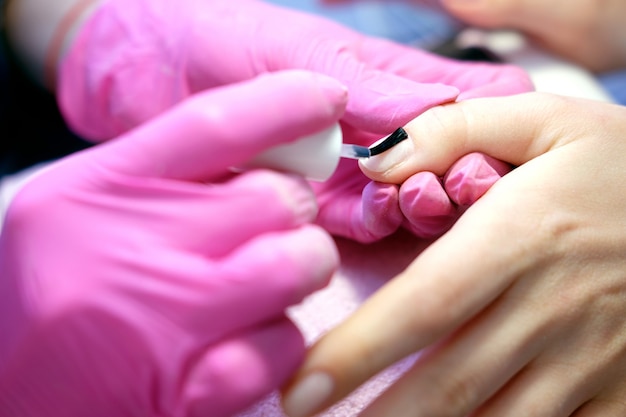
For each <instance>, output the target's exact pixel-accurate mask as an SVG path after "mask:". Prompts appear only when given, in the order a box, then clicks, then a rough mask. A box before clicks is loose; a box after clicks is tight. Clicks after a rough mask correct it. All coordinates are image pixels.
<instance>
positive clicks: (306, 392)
mask: <svg viewBox="0 0 626 417" xmlns="http://www.w3.org/2000/svg"><path fill="white" fill-rule="evenodd" d="M334 387H335V383H334V381H333V379H332V378H331V377H330V375H328V374H326V373H323V372H315V373H312V374H310V375H309V376H307V377H305V378H304V380H302V381H301V382H300V383H298V384H297V385H296V386H295V387H294V388H293V389H292V390H291V391H290V392H289V394H288V395H287V396H286V397H285V399H284V401H283V405H284V408H285V412H286V413H287V415H288V416H289V417H306V416H310V415H311V414H312V413H314V412H315V411H317V410H318V408H319V407H320V406H321V405H322V404H323V403H324V402H325V401H326V400H327V399H328V397H329V396H330V395H331V394H332V392H333V389H334Z"/></svg>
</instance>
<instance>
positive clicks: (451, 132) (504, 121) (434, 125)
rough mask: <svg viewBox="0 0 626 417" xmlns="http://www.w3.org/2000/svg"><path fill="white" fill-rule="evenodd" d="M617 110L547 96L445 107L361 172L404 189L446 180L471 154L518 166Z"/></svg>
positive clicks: (423, 117)
mask: <svg viewBox="0 0 626 417" xmlns="http://www.w3.org/2000/svg"><path fill="white" fill-rule="evenodd" d="M616 109H618V106H613V105H610V104H603V105H602V106H598V105H597V104H595V103H590V102H589V101H588V100H583V99H577V98H570V97H561V96H556V95H550V94H544V93H526V94H519V95H515V96H510V97H498V98H479V99H473V100H468V101H464V102H460V103H454V104H450V105H446V106H440V107H437V108H433V109H431V110H429V111H427V112H426V113H424V114H423V115H421V116H420V117H417V118H416V119H415V120H413V121H412V122H411V123H409V124H408V125H407V126H406V127H405V129H406V131H407V132H408V133H409V136H410V138H411V140H405V141H403V142H401V143H399V144H398V145H396V146H395V147H393V148H391V149H390V150H389V151H387V152H384V153H382V154H380V155H377V156H374V157H371V158H368V159H365V160H362V161H360V166H361V168H362V169H363V172H364V173H365V174H366V175H367V176H368V177H370V178H372V179H373V180H376V181H382V182H391V183H401V182H403V181H404V180H406V179H407V178H408V177H409V176H411V175H413V174H414V173H415V172H419V171H431V172H434V173H435V174H437V175H444V174H445V172H446V171H447V169H448V168H449V167H450V166H451V165H452V164H453V163H454V162H455V161H456V160H458V159H459V158H461V157H462V156H463V155H466V154H468V153H471V152H482V153H485V154H488V155H490V156H492V157H494V158H496V159H500V160H502V161H505V162H508V163H510V164H512V165H515V166H519V165H522V164H523V163H525V162H527V161H529V160H531V159H533V158H535V157H537V156H539V155H541V154H543V153H545V152H547V151H549V150H551V149H554V148H557V147H559V146H561V145H564V144H566V143H568V142H571V141H572V140H575V139H576V138H578V137H580V136H581V134H584V133H585V132H593V131H594V130H595V129H598V128H600V127H602V126H603V125H604V124H605V123H606V122H605V120H606V119H605V117H606V113H607V112H610V113H613V112H614V111H615V110H616ZM569 129H571V132H572V133H571V134H568V132H569Z"/></svg>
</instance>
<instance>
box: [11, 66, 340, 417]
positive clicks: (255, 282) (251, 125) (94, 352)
mask: <svg viewBox="0 0 626 417" xmlns="http://www.w3.org/2000/svg"><path fill="white" fill-rule="evenodd" d="M294 100H302V102H301V104H300V107H299V111H298V112H295V113H289V112H286V110H287V109H289V108H291V107H292V105H293V102H294ZM346 100H347V94H346V91H345V88H344V87H343V86H342V85H341V84H339V83H338V82H336V81H335V80H333V79H331V78H328V77H325V76H323V75H320V74H313V73H308V72H304V71H293V72H284V73H275V74H272V75H265V76H261V77H259V78H258V79H255V80H253V81H247V82H243V83H240V84H235V85H232V86H229V87H224V88H221V89H215V90H212V91H209V92H205V93H200V94H198V95H196V96H193V97H191V98H188V99H187V100H185V101H184V102H182V103H181V104H179V105H177V106H175V107H174V108H172V109H171V110H169V111H168V112H165V113H163V114H162V115H161V116H159V117H157V118H155V119H154V120H152V121H150V122H147V123H146V124H144V125H142V126H140V127H138V128H136V129H133V130H131V131H129V132H127V133H126V134H124V135H123V136H121V137H118V138H116V139H114V140H112V141H110V142H107V143H106V144H101V145H97V146H95V147H92V148H91V149H89V150H87V151H84V152H81V153H76V154H74V155H72V156H70V157H68V158H66V159H63V160H59V161H58V162H55V163H53V164H52V165H50V166H49V167H47V168H45V169H44V170H43V171H42V172H40V173H38V174H37V175H36V176H35V177H34V178H32V179H31V180H30V181H29V182H28V183H27V184H26V185H25V186H24V187H23V188H22V189H20V191H19V192H18V194H17V195H16V197H15V198H14V200H13V201H12V203H11V205H10V207H9V209H8V212H7V214H6V219H5V223H4V227H3V229H2V235H1V237H0V271H2V274H1V275H0V334H1V335H2V337H0V415H1V416H7V417H8V416H20V417H39V416H43V415H46V416H50V417H76V416H94V417H111V416H144V417H157V416H158V417H191V416H208V415H210V416H219V417H222V416H224V417H225V416H231V415H233V414H234V413H235V412H237V411H240V410H242V409H243V408H245V407H247V406H249V405H250V404H251V403H252V402H254V401H255V400H258V399H260V398H261V397H262V396H264V395H265V394H267V393H269V392H270V391H272V390H273V389H275V388H276V387H278V386H280V385H281V384H283V383H284V382H285V380H286V379H287V378H288V377H289V376H290V375H291V374H292V373H293V372H294V371H295V369H296V367H297V366H298V364H299V363H300V362H301V360H302V358H303V356H304V341H303V338H302V336H301V335H300V332H299V331H298V329H297V328H296V327H295V325H294V324H293V323H291V321H290V320H289V319H288V318H287V317H286V316H285V309H286V308H287V307H288V306H291V305H294V304H297V303H299V302H300V301H301V300H302V299H303V298H304V297H305V296H306V295H308V294H310V293H311V292H313V291H315V290H317V289H319V288H322V287H324V286H325V285H326V283H327V282H328V280H329V279H330V277H331V275H332V273H333V272H334V270H335V268H336V267H337V265H338V262H339V259H338V254H337V250H336V247H335V245H334V243H333V240H332V239H331V237H330V236H329V235H328V234H327V233H326V232H325V231H323V230H322V229H321V228H319V227H317V226H313V225H312V224H311V223H312V222H313V220H314V219H315V216H316V214H317V204H316V201H315V196H314V194H313V192H312V190H311V189H310V187H309V185H308V184H307V182H306V181H304V179H302V178H299V177H294V176H289V175H284V174H279V173H276V172H271V171H262V170H254V171H247V172H245V173H243V174H240V175H235V174H233V173H232V172H231V167H233V166H241V165H243V164H245V162H246V161H248V160H249V159H250V158H251V157H253V156H255V155H256V154H257V153H259V152H261V151H263V150H265V149H267V148H269V147H271V146H274V145H278V144H281V143H285V142H288V141H290V140H294V139H296V138H299V137H301V136H303V135H308V134H311V133H313V132H316V131H319V130H321V129H323V128H326V127H328V126H330V125H331V124H333V123H336V122H337V120H338V119H339V118H340V117H341V115H342V114H343V111H344V109H345V105H346ZM259 102H262V103H263V106H258V103H259ZM242 121H245V122H246V123H242ZM233 126H237V129H233Z"/></svg>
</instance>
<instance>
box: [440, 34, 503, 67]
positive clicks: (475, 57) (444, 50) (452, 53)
mask: <svg viewBox="0 0 626 417" xmlns="http://www.w3.org/2000/svg"><path fill="white" fill-rule="evenodd" d="M431 52H433V53H435V54H437V55H441V56H445V57H447V58H453V59H458V60H460V61H479V62H498V63H501V62H503V61H502V59H500V58H499V57H498V56H497V55H496V54H494V53H493V52H491V51H489V50H488V49H487V48H483V47H480V46H471V47H466V48H461V47H459V46H458V44H457V42H456V38H454V39H450V40H448V41H446V42H443V43H441V44H439V45H437V46H436V47H435V48H433V49H432V50H431Z"/></svg>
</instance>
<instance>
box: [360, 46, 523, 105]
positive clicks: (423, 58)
mask: <svg viewBox="0 0 626 417" xmlns="http://www.w3.org/2000/svg"><path fill="white" fill-rule="evenodd" d="M359 55H360V56H362V57H363V58H362V59H363V60H364V61H366V62H367V63H368V64H369V65H370V66H371V67H374V68H378V69H380V70H384V71H386V72H390V73H393V74H396V75H398V76H401V77H404V78H408V79H410V80H413V81H416V82H421V83H442V84H445V85H450V86H455V87H456V88H458V89H459V90H460V93H459V96H458V97H457V101H458V100H464V99H468V98H475V97H483V96H504V95H510V94H517V93H523V92H528V91H532V90H533V89H534V88H533V84H532V81H531V80H530V77H529V76H528V74H527V73H526V72H525V71H524V70H523V69H522V68H519V67H517V66H514V65H504V64H491V63H485V62H462V61H458V60H453V59H448V58H445V57H441V56H438V55H435V54H433V53H430V52H428V51H424V50H420V49H416V48H411V47H408V46H404V45H401V44H398V43H395V42H390V41H387V40H383V39H369V40H368V42H364V43H363V44H362V47H361V50H360V52H359Z"/></svg>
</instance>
